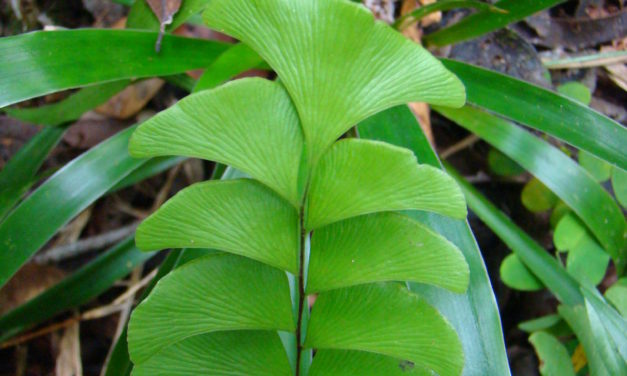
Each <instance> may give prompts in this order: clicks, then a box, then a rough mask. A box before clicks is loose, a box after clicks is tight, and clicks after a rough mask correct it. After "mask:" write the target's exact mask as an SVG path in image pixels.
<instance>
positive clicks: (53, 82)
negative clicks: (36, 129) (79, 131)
mask: <svg viewBox="0 0 627 376" xmlns="http://www.w3.org/2000/svg"><path fill="white" fill-rule="evenodd" d="M156 39H157V33H154V32H148V31H131V30H98V29H83V30H60V31H37V32H33V33H28V34H21V35H17V36H12V37H6V38H2V39H1V40H0V51H2V53H0V87H1V88H2V91H1V92H0V108H1V107H4V106H7V105H10V104H13V103H16V102H20V101H23V100H25V99H29V98H33V97H37V96H41V95H45V94H48V93H52V92H55V91H60V90H63V89H70V88H75V87H80V86H86V85H90V84H95V83H105V82H109V81H115V80H121V79H125V78H139V77H150V76H165V75H170V74H175V73H181V72H185V71H187V70H190V69H196V68H203V67H206V66H208V65H210V64H211V63H212V62H213V61H214V60H215V58H216V57H217V56H219V55H220V54H221V53H222V52H224V51H225V50H226V48H227V47H228V45H226V44H223V43H218V42H213V41H208V40H201V39H190V38H181V37H175V36H169V35H166V36H165V37H164V38H163V43H162V47H161V52H160V53H157V52H155V47H154V44H155V40H156ZM68 46H81V47H80V48H68Z"/></svg>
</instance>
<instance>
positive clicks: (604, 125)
mask: <svg viewBox="0 0 627 376" xmlns="http://www.w3.org/2000/svg"><path fill="white" fill-rule="evenodd" d="M515 1H519V0H515ZM532 1H535V0H532ZM442 62H443V63H444V66H446V67H447V68H448V69H450V70H451V71H452V72H453V73H455V74H456V75H457V76H459V78H460V79H461V80H462V82H463V83H464V85H465V86H466V91H467V95H468V103H470V104H473V105H475V106H479V107H482V108H485V109H487V110H489V111H491V112H494V113H497V114H500V115H502V116H504V117H506V118H509V119H512V120H514V121H516V122H519V123H521V124H524V125H526V126H529V127H531V128H535V129H537V130H539V131H542V132H546V133H548V134H550V135H552V136H554V137H557V138H559V139H561V140H563V141H565V142H567V143H569V144H571V145H573V146H575V147H577V148H578V149H582V150H585V151H587V152H589V153H591V154H594V155H596V156H597V157H599V158H602V159H603V160H605V161H607V162H609V163H611V164H613V165H617V166H620V167H621V168H623V169H625V170H627V153H625V150H624V149H625V145H627V128H625V127H624V126H622V125H621V124H619V123H617V122H616V121H614V120H612V119H610V118H608V117H606V116H603V115H601V114H600V113H598V112H596V111H594V110H592V109H590V108H588V107H587V106H584V105H583V104H581V103H579V102H576V101H573V100H571V99H569V98H567V97H565V96H562V95H559V94H557V93H555V92H552V91H550V90H547V89H545V88H542V87H539V86H536V85H533V84H530V83H528V82H524V81H521V80H518V79H516V78H513V77H509V76H506V75H503V74H500V73H497V72H493V71H490V70H487V69H483V68H479V67H476V66H473V65H470V64H466V63H462V62H459V61H455V60H447V59H443V60H442Z"/></svg>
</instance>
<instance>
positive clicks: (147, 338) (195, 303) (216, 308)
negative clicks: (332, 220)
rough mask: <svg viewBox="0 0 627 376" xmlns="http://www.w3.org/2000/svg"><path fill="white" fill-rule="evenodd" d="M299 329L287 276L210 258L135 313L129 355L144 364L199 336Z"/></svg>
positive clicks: (160, 287) (241, 261) (177, 275)
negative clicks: (232, 331)
mask: <svg viewBox="0 0 627 376" xmlns="http://www.w3.org/2000/svg"><path fill="white" fill-rule="evenodd" d="M268 286H272V288H268ZM294 326H295V325H294V320H293V318H292V304H291V298H290V291H289V286H288V282H287V276H286V275H285V273H283V272H281V271H279V270H277V269H274V268H271V267H269V266H267V265H264V264H261V263H258V262H256V261H252V260H249V259H246V258H243V257H239V256H234V255H227V254H219V255H210V256H206V257H203V258H200V259H197V260H194V261H191V262H188V263H187V264H185V265H184V266H182V267H180V268H178V269H176V270H175V271H173V272H172V273H170V274H169V275H168V276H166V277H165V278H163V279H162V280H161V281H159V282H158V283H157V286H156V287H155V288H154V290H153V292H152V293H151V295H150V296H149V297H148V298H147V299H146V300H145V301H144V302H143V303H141V304H140V305H139V306H138V307H137V308H136V309H135V311H134V312H133V315H132V317H131V321H130V323H129V327H128V343H129V351H130V354H131V359H132V360H133V362H134V363H135V365H141V364H142V363H145V362H146V361H148V360H149V359H150V358H151V357H153V356H155V355H156V354H157V353H159V352H160V351H161V350H164V349H166V348H167V347H168V346H170V345H173V344H175V343H178V342H179V341H181V340H183V339H185V338H187V337H191V336H194V335H199V334H203V333H210V332H216V331H228V330H248V329H252V330H257V329H260V330H266V329H267V330H286V331H293V330H294Z"/></svg>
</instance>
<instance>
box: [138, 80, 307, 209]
mask: <svg viewBox="0 0 627 376" xmlns="http://www.w3.org/2000/svg"><path fill="white" fill-rule="evenodd" d="M244 103H245V105H242V104H244ZM302 149H303V136H302V133H301V130H300V126H299V121H298V115H297V114H296V111H295V110H294V107H293V106H292V103H291V101H290V98H289V96H288V95H287V92H286V91H285V89H283V86H281V84H279V83H277V82H271V81H268V80H264V79H260V78H246V79H242V80H237V81H234V82H232V83H228V84H226V85H223V86H221V87H219V88H217V89H214V90H210V91H203V92H200V93H197V94H193V95H190V96H188V97H186V98H185V99H183V100H181V101H180V102H178V103H177V104H176V105H174V106H172V107H170V108H169V109H167V110H165V111H162V112H161V113H159V114H158V115H157V116H154V117H152V118H151V119H150V120H148V121H146V122H144V123H143V124H142V125H140V126H139V128H138V129H137V131H136V132H135V133H134V134H133V136H132V137H131V141H130V145H129V150H130V152H131V155H133V156H135V157H154V156H162V155H184V156H189V157H197V158H204V159H208V160H213V161H218V162H220V163H225V164H229V165H231V166H233V167H235V168H237V169H240V170H242V171H244V172H246V173H248V174H250V175H251V176H252V177H254V178H256V179H258V180H259V181H261V182H262V183H264V184H266V185H267V186H268V187H270V188H272V189H274V190H275V191H276V192H278V193H279V194H281V195H282V196H283V197H285V198H286V199H287V200H288V201H290V202H291V203H292V204H293V205H294V206H296V207H298V205H299V203H300V201H301V199H300V197H299V196H300V195H299V193H298V189H297V181H298V168H299V165H300V157H301V154H302Z"/></svg>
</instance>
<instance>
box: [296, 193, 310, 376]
mask: <svg viewBox="0 0 627 376" xmlns="http://www.w3.org/2000/svg"><path fill="white" fill-rule="evenodd" d="M304 208H305V206H304V205H302V206H301V207H300V210H299V212H298V220H299V223H300V245H299V250H298V252H299V257H300V262H299V265H298V319H297V324H296V346H297V349H298V351H297V354H296V376H300V357H301V352H302V350H303V344H302V334H301V332H302V325H303V306H304V305H305V273H304V269H305V237H306V236H307V232H306V230H305V226H304V224H305V223H304V222H305V221H304V218H305V215H304V211H305V210H304Z"/></svg>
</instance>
